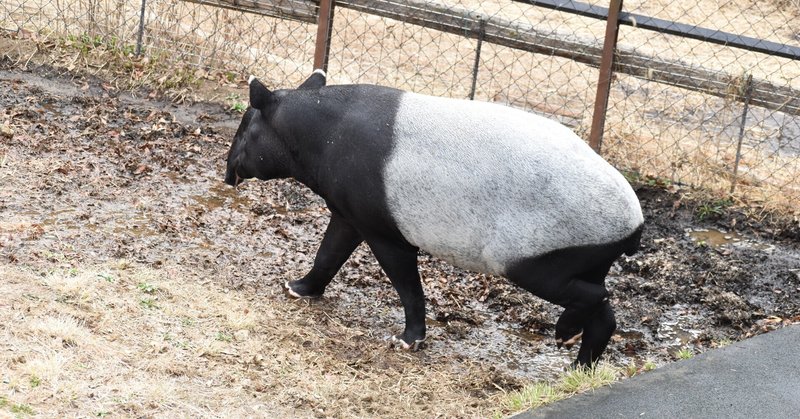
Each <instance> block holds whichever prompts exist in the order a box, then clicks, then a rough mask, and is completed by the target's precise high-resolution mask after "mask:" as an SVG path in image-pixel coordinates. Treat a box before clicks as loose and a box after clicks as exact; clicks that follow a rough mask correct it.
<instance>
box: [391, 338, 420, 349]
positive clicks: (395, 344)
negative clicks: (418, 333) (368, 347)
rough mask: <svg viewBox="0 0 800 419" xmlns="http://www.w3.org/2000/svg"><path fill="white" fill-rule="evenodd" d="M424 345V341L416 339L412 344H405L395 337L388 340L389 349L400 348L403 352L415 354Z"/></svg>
mask: <svg viewBox="0 0 800 419" xmlns="http://www.w3.org/2000/svg"><path fill="white" fill-rule="evenodd" d="M424 343H425V339H417V340H415V341H414V343H406V341H404V340H403V339H401V338H399V337H397V336H392V338H391V339H390V340H389V347H390V348H400V349H402V350H404V351H409V352H416V351H418V350H420V348H422V346H423V344H424Z"/></svg>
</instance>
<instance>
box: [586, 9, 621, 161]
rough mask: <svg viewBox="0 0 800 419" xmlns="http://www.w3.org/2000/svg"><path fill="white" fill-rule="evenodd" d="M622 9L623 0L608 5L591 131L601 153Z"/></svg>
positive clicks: (591, 140)
mask: <svg viewBox="0 0 800 419" xmlns="http://www.w3.org/2000/svg"><path fill="white" fill-rule="evenodd" d="M621 11H622V0H611V4H609V6H608V19H607V21H606V37H605V40H604V41H603V56H602V57H601V58H600V77H599V78H598V80H597V95H596V96H595V99H594V112H593V113H592V128H591V131H590V132H589V145H590V146H591V147H592V148H593V149H594V151H596V152H597V154H600V146H601V145H602V143H603V129H604V128H605V124H606V112H607V110H608V94H609V92H610V91H611V76H612V74H613V71H614V68H613V67H614V55H615V53H616V50H617V36H618V35H619V14H620V12H621Z"/></svg>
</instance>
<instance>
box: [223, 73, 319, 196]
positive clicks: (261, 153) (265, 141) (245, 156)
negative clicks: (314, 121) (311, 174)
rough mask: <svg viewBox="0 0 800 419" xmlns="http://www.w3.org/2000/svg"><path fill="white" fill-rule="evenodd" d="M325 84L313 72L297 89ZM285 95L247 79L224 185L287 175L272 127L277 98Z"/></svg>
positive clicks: (286, 154)
mask: <svg viewBox="0 0 800 419" xmlns="http://www.w3.org/2000/svg"><path fill="white" fill-rule="evenodd" d="M324 85H325V73H324V72H323V71H322V70H317V71H315V72H314V73H313V74H312V75H311V77H309V78H308V79H307V80H306V81H305V82H303V84H301V85H300V87H299V89H313V88H320V87H322V86H324ZM285 93H286V92H285V91H284V92H277V93H275V92H271V91H269V89H267V88H266V87H265V86H264V85H263V84H262V83H261V82H260V81H258V80H257V79H256V78H255V77H251V78H250V107H249V108H248V109H247V112H245V114H244V116H243V117H242V122H241V123H240V124H239V129H238V130H237V131H236V135H235V136H234V137H233V143H232V144H231V149H230V151H229V152H228V168H227V170H226V172H225V183H227V184H228V185H233V186H236V185H237V184H239V183H240V182H241V181H242V180H243V179H249V178H253V177H255V178H258V179H263V180H266V179H275V178H280V177H288V176H291V173H290V164H289V151H288V150H287V148H286V146H285V142H284V139H283V138H281V135H280V134H279V131H280V130H279V129H278V128H279V127H276V126H275V124H274V122H273V121H274V119H275V118H274V116H275V114H276V112H277V111H278V108H279V106H280V101H281V100H280V97H281V96H282V95H283V94H285Z"/></svg>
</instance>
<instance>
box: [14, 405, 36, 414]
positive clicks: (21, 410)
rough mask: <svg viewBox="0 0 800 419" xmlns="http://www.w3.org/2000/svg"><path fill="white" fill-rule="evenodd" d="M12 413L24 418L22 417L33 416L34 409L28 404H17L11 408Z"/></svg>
mask: <svg viewBox="0 0 800 419" xmlns="http://www.w3.org/2000/svg"><path fill="white" fill-rule="evenodd" d="M11 413H14V414H16V415H17V416H22V415H29V416H33V408H31V407H30V406H28V405H27V404H15V405H12V406H11Z"/></svg>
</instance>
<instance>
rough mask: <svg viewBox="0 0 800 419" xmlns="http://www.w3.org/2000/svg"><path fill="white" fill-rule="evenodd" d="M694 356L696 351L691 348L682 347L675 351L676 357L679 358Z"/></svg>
mask: <svg viewBox="0 0 800 419" xmlns="http://www.w3.org/2000/svg"><path fill="white" fill-rule="evenodd" d="M693 356H694V352H692V350H691V349H689V348H681V349H678V350H677V351H676V352H675V357H676V358H678V359H690V358H692V357H693Z"/></svg>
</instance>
